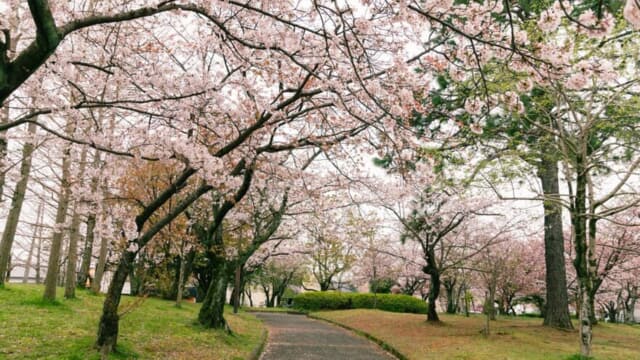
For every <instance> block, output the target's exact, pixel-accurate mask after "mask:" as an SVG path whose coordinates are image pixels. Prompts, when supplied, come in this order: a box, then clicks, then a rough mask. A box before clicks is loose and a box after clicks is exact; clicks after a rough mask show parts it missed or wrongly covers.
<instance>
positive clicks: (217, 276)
mask: <svg viewBox="0 0 640 360" xmlns="http://www.w3.org/2000/svg"><path fill="white" fill-rule="evenodd" d="M216 260H217V261H216V264H215V265H214V266H213V271H214V274H213V278H212V281H211V283H210V284H209V290H207V295H205V297H204V301H203V303H202V307H201V308H200V313H199V314H198V321H199V322H200V323H201V324H202V325H204V326H205V327H208V328H213V329H227V322H226V320H225V319H224V314H223V312H224V304H225V298H226V295H227V281H228V277H227V262H226V261H225V259H223V258H222V257H219V258H218V259H216Z"/></svg>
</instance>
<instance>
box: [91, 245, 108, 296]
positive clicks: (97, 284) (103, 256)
mask: <svg viewBox="0 0 640 360" xmlns="http://www.w3.org/2000/svg"><path fill="white" fill-rule="evenodd" d="M108 246H109V239H108V238H107V237H106V236H103V237H102V239H100V254H99V255H98V263H97V264H96V270H95V273H94V275H93V281H92V282H91V292H92V293H94V294H98V293H100V289H101V287H102V276H103V275H104V271H105V267H106V266H107V251H108Z"/></svg>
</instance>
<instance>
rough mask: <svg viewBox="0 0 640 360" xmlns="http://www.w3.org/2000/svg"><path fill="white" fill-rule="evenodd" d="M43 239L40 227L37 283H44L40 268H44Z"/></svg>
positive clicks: (37, 251) (37, 252)
mask: <svg viewBox="0 0 640 360" xmlns="http://www.w3.org/2000/svg"><path fill="white" fill-rule="evenodd" d="M42 240H43V238H42V228H40V236H39V237H38V248H37V249H36V269H35V270H36V284H40V283H42V279H41V278H40V269H41V268H42Z"/></svg>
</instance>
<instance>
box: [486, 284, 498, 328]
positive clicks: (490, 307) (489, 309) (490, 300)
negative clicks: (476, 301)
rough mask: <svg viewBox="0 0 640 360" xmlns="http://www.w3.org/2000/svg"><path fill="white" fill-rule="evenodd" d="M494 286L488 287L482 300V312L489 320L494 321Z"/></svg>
mask: <svg viewBox="0 0 640 360" xmlns="http://www.w3.org/2000/svg"><path fill="white" fill-rule="evenodd" d="M494 284H495V282H494ZM494 284H491V285H489V291H488V296H486V297H485V300H484V311H485V314H487V318H488V319H489V320H496V308H495V302H496V289H495V285H494Z"/></svg>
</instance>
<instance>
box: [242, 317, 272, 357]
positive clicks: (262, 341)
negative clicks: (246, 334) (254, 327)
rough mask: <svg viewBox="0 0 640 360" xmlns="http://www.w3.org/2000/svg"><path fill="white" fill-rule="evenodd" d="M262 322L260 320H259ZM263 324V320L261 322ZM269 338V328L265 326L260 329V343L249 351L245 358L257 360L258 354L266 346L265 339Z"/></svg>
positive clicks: (260, 353)
mask: <svg viewBox="0 0 640 360" xmlns="http://www.w3.org/2000/svg"><path fill="white" fill-rule="evenodd" d="M260 322H262V320H260ZM262 323H263V324H264V322H262ZM268 338H269V330H267V327H266V326H265V327H264V330H262V334H260V343H259V344H258V345H257V346H256V347H255V348H254V349H253V350H252V351H251V353H250V354H249V357H248V358H247V360H258V359H260V355H262V352H263V351H264V348H265V347H266V346H267V339H268Z"/></svg>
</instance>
